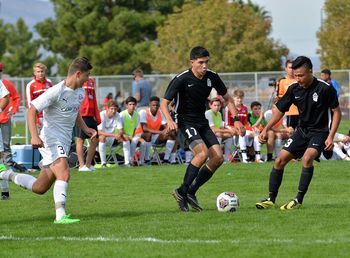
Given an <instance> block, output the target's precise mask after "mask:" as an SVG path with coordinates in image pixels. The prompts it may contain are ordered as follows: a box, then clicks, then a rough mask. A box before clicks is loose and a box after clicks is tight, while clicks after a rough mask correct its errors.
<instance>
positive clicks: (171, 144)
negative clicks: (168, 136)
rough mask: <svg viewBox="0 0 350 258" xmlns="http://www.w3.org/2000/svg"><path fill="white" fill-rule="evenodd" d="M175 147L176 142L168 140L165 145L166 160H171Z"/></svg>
mask: <svg viewBox="0 0 350 258" xmlns="http://www.w3.org/2000/svg"><path fill="white" fill-rule="evenodd" d="M174 145H175V141H174V140H167V141H166V144H165V153H164V160H169V157H170V153H171V152H172V151H173V148H174Z"/></svg>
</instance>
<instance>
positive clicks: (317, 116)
mask: <svg viewBox="0 0 350 258" xmlns="http://www.w3.org/2000/svg"><path fill="white" fill-rule="evenodd" d="M292 104H295V105H296V106H297V107H298V110H299V126H300V127H301V128H306V129H308V130H310V131H315V132H329V126H330V122H331V109H334V108H337V107H338V106H339V102H338V98H337V92H336V91H335V90H334V88H333V87H332V86H329V85H328V84H326V83H325V82H323V81H321V80H318V79H317V78H314V79H313V81H312V84H311V86H310V87H308V88H307V89H305V88H303V87H301V86H300V85H299V83H293V84H292V85H290V86H289V88H288V90H287V92H286V93H285V94H284V95H283V97H282V98H281V99H280V100H279V101H278V102H277V104H276V106H277V108H278V109H279V110H280V111H281V112H283V113H285V112H286V111H288V110H289V107H290V106H291V105H292Z"/></svg>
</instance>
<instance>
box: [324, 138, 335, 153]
mask: <svg viewBox="0 0 350 258" xmlns="http://www.w3.org/2000/svg"><path fill="white" fill-rule="evenodd" d="M324 144H325V148H324V150H325V151H331V150H333V147H334V142H333V139H332V138H329V137H327V139H326V141H325V143H324Z"/></svg>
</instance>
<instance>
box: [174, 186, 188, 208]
mask: <svg viewBox="0 0 350 258" xmlns="http://www.w3.org/2000/svg"><path fill="white" fill-rule="evenodd" d="M171 194H172V195H173V196H174V198H175V200H176V202H177V204H178V206H179V209H180V210H181V211H183V212H188V211H189V209H188V204H187V200H186V197H185V196H182V195H181V194H180V193H179V191H178V190H177V189H175V190H174V191H173V192H172V193H171Z"/></svg>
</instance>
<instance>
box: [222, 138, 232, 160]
mask: <svg viewBox="0 0 350 258" xmlns="http://www.w3.org/2000/svg"><path fill="white" fill-rule="evenodd" d="M224 143H225V146H224V159H225V161H227V160H229V156H230V154H231V148H232V143H233V139H232V138H228V139H226V140H225V142H224Z"/></svg>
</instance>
